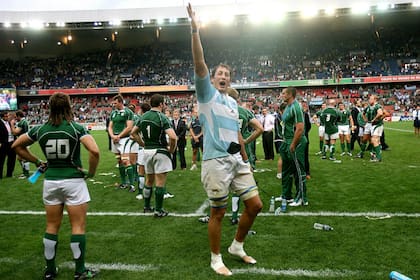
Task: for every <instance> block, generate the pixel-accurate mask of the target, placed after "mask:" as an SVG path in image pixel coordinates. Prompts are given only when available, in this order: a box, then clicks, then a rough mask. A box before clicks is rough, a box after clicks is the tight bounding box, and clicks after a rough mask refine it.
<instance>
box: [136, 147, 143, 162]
mask: <svg viewBox="0 0 420 280" xmlns="http://www.w3.org/2000/svg"><path fill="white" fill-rule="evenodd" d="M137 164H138V165H144V148H143V147H141V146H139V150H138V152H137Z"/></svg>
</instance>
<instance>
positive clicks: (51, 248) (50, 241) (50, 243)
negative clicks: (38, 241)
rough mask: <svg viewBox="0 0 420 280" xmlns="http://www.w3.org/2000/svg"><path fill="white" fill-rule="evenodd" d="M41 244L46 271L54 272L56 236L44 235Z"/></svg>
mask: <svg viewBox="0 0 420 280" xmlns="http://www.w3.org/2000/svg"><path fill="white" fill-rule="evenodd" d="M43 243H44V257H45V261H46V262H47V271H55V268H56V266H55V255H56V251H57V243H58V236H57V235H56V234H50V233H45V234H44V239H43Z"/></svg>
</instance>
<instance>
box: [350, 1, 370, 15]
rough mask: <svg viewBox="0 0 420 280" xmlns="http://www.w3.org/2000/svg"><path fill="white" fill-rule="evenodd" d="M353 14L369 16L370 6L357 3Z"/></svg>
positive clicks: (353, 8)
mask: <svg viewBox="0 0 420 280" xmlns="http://www.w3.org/2000/svg"><path fill="white" fill-rule="evenodd" d="M351 12H352V13H353V14H356V15H360V14H368V13H369V5H368V4H366V3H356V4H355V5H354V6H353V7H352V8H351Z"/></svg>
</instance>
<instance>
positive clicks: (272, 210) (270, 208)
mask: <svg viewBox="0 0 420 280" xmlns="http://www.w3.org/2000/svg"><path fill="white" fill-rule="evenodd" d="M275 207H276V205H275V199H274V196H272V197H271V199H270V207H269V208H268V212H274V208H275Z"/></svg>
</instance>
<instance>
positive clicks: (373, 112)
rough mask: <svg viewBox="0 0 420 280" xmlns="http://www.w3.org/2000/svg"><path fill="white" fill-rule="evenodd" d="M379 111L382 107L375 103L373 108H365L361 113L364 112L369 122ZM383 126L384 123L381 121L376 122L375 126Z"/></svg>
mask: <svg viewBox="0 0 420 280" xmlns="http://www.w3.org/2000/svg"><path fill="white" fill-rule="evenodd" d="M379 109H382V106H381V105H379V104H378V103H376V104H375V105H373V106H367V107H366V108H365V110H364V111H363V112H364V114H365V116H366V118H367V120H368V122H371V121H372V120H373V119H374V118H375V117H376V115H377V114H378V110H379ZM383 124H384V122H383V120H382V119H380V120H376V123H375V125H383Z"/></svg>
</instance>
